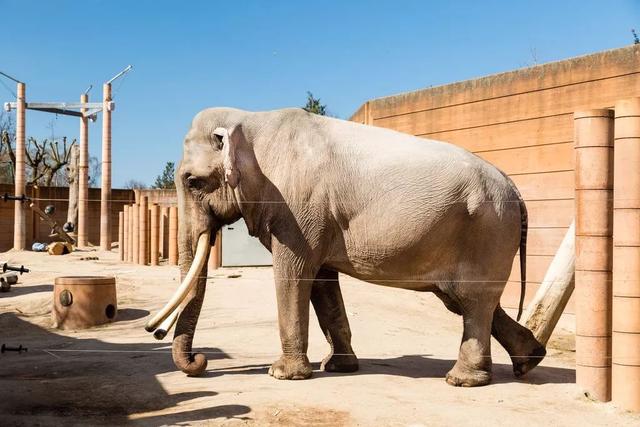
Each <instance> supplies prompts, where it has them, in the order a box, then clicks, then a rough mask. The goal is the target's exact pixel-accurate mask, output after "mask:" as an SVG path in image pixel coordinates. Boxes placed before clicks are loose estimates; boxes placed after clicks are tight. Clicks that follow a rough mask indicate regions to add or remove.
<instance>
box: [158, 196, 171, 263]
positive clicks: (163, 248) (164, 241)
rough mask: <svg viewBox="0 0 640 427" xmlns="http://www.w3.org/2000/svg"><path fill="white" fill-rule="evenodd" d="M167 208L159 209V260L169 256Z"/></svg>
mask: <svg viewBox="0 0 640 427" xmlns="http://www.w3.org/2000/svg"><path fill="white" fill-rule="evenodd" d="M168 234H169V208H168V207H167V206H162V207H161V208H160V243H159V249H160V258H161V259H166V258H167V257H168V256H169V236H168Z"/></svg>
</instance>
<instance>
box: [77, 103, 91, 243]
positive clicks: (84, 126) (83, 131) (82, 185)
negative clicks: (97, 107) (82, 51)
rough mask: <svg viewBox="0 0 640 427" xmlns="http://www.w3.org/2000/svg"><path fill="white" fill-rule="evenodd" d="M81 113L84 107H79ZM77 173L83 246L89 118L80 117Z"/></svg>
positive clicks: (87, 213)
mask: <svg viewBox="0 0 640 427" xmlns="http://www.w3.org/2000/svg"><path fill="white" fill-rule="evenodd" d="M80 102H82V103H87V102H89V95H87V94H86V93H83V94H82V95H80ZM80 111H81V112H82V113H85V112H86V111H87V109H86V108H82V109H80ZM79 164H80V166H79V173H78V228H77V233H78V234H77V236H78V247H81V248H84V247H86V246H87V244H88V242H89V237H88V236H89V233H88V230H89V223H88V215H89V119H88V118H87V117H84V116H83V117H81V118H80V161H79Z"/></svg>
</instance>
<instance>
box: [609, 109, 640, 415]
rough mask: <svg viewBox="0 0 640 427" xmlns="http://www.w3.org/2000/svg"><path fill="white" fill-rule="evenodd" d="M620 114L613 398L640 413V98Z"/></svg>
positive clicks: (617, 127)
mask: <svg viewBox="0 0 640 427" xmlns="http://www.w3.org/2000/svg"><path fill="white" fill-rule="evenodd" d="M615 114H616V118H615V121H616V122H615V160H614V164H615V166H614V205H613V212H614V230H613V259H614V263H613V351H612V356H613V360H612V399H613V401H614V403H615V404H617V405H619V406H621V407H623V408H625V409H627V410H631V411H640V98H634V99H628V100H623V101H619V102H617V103H616V106H615Z"/></svg>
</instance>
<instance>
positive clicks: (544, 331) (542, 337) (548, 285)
mask: <svg viewBox="0 0 640 427" xmlns="http://www.w3.org/2000/svg"><path fill="white" fill-rule="evenodd" d="M575 261H576V245H575V221H574V222H572V223H571V226H570V227H569V230H568V231H567V233H566V234H565V236H564V239H562V243H561V244H560V247H559V248H558V251H557V252H556V255H555V256H554V257H553V260H552V261H551V264H550V265H549V268H548V269H547V273H546V274H545V275H544V279H543V280H542V284H541V285H540V287H539V288H538V291H537V292H536V294H535V296H534V297H533V300H532V301H531V302H530V303H529V305H528V306H527V309H526V310H525V312H524V314H523V316H522V319H521V320H520V323H521V324H522V325H524V326H525V327H526V328H527V329H529V330H531V332H533V336H534V337H535V338H536V340H538V342H539V343H540V344H542V345H544V346H546V345H547V342H548V341H549V338H550V337H551V333H552V332H553V330H554V329H555V327H556V325H557V324H558V321H559V320H560V316H562V312H563V311H564V308H565V307H566V306H567V302H568V301H569V298H570V297H571V293H572V292H573V288H574V272H575Z"/></svg>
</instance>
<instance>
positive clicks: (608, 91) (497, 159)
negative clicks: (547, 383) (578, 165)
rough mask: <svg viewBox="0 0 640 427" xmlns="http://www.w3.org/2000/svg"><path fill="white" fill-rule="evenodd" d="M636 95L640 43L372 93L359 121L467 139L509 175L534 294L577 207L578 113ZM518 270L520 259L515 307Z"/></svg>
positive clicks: (510, 299) (512, 286)
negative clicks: (523, 215)
mask: <svg viewBox="0 0 640 427" xmlns="http://www.w3.org/2000/svg"><path fill="white" fill-rule="evenodd" d="M633 96H640V46H629V47H625V48H621V49H614V50H610V51H605V52H599V53H596V54H592V55H587V56H582V57H578V58H572V59H568V60H565V61H559V62H553V63H549V64H544V65H539V66H536V67H530V68H525V69H521V70H515V71H511V72H507V73H502V74H496V75H492V76H488V77H483V78H479V79H475V80H469V81H464V82H459V83H453V84H450V85H445V86H439V87H434V88H429V89H423V90H418V91H415V92H409V93H403V94H399V95H394V96H389V97H385V98H379V99H373V100H370V101H368V102H366V103H365V104H364V105H362V106H361V107H360V108H359V109H358V110H357V111H356V112H355V113H354V115H353V116H352V117H351V120H353V121H358V122H360V123H367V124H370V125H373V126H381V127H386V128H391V129H395V130H398V131H401V132H406V133H409V134H413V135H416V136H419V137H423V138H430V139H437V140H442V141H448V142H451V143H454V144H456V145H460V146H462V147H464V148H466V149H468V150H470V151H472V152H473V153H476V154H477V155H478V156H480V157H482V158H484V159H486V160H488V161H489V162H491V163H493V164H494V165H496V166H497V167H499V168H500V169H502V170H503V171H504V172H506V173H507V174H509V176H510V177H511V178H512V179H513V180H514V182H515V183H516V185H517V186H518V188H519V189H520V191H521V193H522V195H523V197H524V199H525V200H526V203H527V207H528V210H529V239H528V248H527V251H528V253H527V277H528V282H529V283H528V286H527V300H529V299H530V298H531V297H532V296H533V295H534V293H535V291H536V290H537V287H538V284H539V282H540V281H541V280H542V278H543V276H544V273H545V272H546V270H547V267H548V265H549V263H550V262H551V259H552V257H553V255H554V254H555V251H556V249H557V248H558V246H559V245H560V241H561V240H562V237H563V236H564V234H565V232H566V231H567V228H568V226H569V225H570V223H571V220H572V218H573V216H574V150H573V148H574V142H573V140H574V135H573V116H572V115H573V112H574V111H577V110H585V109H591V108H607V107H613V106H614V104H615V102H616V101H617V100H619V99H623V98H629V97H633ZM519 274H520V273H519V267H518V262H517V258H516V260H514V267H513V271H512V275H511V279H510V283H509V284H508V286H507V290H506V292H505V296H504V298H503V304H504V305H506V306H509V307H514V306H516V304H517V297H518V294H519V285H518V283H517V281H518V278H519ZM572 310H573V306H572V304H571V303H570V305H569V307H568V311H572Z"/></svg>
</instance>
